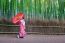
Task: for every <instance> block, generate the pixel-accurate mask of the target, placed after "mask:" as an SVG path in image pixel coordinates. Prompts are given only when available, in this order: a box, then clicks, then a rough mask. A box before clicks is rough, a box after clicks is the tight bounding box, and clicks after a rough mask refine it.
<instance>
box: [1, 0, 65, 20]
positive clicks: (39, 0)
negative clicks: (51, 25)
mask: <svg viewBox="0 0 65 43" xmlns="http://www.w3.org/2000/svg"><path fill="white" fill-rule="evenodd" d="M18 12H23V13H25V14H26V19H27V20H29V19H39V20H44V19H48V20H54V19H57V20H65V0H0V16H2V18H6V19H8V20H10V19H11V18H12V16H15V15H16V13H18Z"/></svg>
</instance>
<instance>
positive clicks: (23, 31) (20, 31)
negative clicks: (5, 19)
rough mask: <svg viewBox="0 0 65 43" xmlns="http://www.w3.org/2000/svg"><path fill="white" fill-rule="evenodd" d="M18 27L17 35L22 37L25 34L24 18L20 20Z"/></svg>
mask: <svg viewBox="0 0 65 43" xmlns="http://www.w3.org/2000/svg"><path fill="white" fill-rule="evenodd" d="M19 25H20V29H19V37H24V36H25V35H26V32H25V20H24V19H22V20H20V24H19Z"/></svg>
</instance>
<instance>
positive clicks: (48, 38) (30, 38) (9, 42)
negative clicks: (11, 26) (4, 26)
mask: <svg viewBox="0 0 65 43" xmlns="http://www.w3.org/2000/svg"><path fill="white" fill-rule="evenodd" d="M0 43H65V35H35V34H28V35H26V36H25V37H24V38H17V37H16V34H0Z"/></svg>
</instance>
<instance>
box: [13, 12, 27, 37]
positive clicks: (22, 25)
mask: <svg viewBox="0 0 65 43" xmlns="http://www.w3.org/2000/svg"><path fill="white" fill-rule="evenodd" d="M17 22H20V23H19V26H20V28H19V35H17V37H18V38H23V37H24V36H25V35H26V32H25V20H24V14H23V13H18V14H17V15H16V16H15V17H14V18H13V23H15V24H16V23H17Z"/></svg>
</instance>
